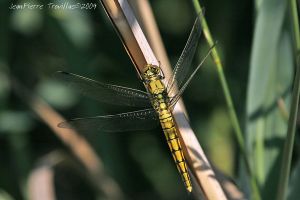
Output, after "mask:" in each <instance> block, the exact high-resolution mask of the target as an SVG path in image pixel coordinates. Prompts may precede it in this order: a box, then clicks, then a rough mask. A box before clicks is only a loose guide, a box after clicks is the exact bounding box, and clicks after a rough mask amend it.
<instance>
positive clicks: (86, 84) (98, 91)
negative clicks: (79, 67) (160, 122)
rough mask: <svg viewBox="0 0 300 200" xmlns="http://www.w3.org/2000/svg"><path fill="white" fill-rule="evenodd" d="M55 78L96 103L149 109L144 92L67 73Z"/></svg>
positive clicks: (148, 102) (59, 74) (58, 74)
mask: <svg viewBox="0 0 300 200" xmlns="http://www.w3.org/2000/svg"><path fill="white" fill-rule="evenodd" d="M55 77H57V78H58V79H60V80H63V81H65V82H66V83H67V84H68V85H69V86H70V87H72V88H74V89H76V90H77V91H79V92H80V93H82V94H84V95H86V96H88V97H91V98H93V99H96V100H98V101H101V102H104V103H109V104H114V105H126V106H136V107H151V104H150V100H149V97H148V95H147V93H146V92H143V91H140V90H137V89H133V88H127V87H122V86H117V85H111V84H105V83H100V82H97V81H94V80H92V79H89V78H86V77H83V76H79V75H76V74H72V73H68V72H62V71H59V72H56V73H55Z"/></svg>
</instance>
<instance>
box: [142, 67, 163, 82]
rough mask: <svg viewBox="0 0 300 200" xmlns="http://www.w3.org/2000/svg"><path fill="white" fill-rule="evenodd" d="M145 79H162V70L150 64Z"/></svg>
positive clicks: (146, 69) (145, 72) (146, 68)
mask: <svg viewBox="0 0 300 200" xmlns="http://www.w3.org/2000/svg"><path fill="white" fill-rule="evenodd" d="M143 78H144V80H145V81H150V80H153V79H157V78H161V70H160V68H159V67H158V66H156V65H151V64H148V65H146V67H145V70H144V73H143Z"/></svg>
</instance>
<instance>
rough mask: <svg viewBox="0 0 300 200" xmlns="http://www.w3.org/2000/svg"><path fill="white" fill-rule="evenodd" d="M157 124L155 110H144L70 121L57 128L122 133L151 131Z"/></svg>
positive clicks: (60, 124)
mask: <svg viewBox="0 0 300 200" xmlns="http://www.w3.org/2000/svg"><path fill="white" fill-rule="evenodd" d="M158 122H159V120H158V118H157V114H156V112H155V110H154V109H145V110H138V111H134V112H127V113H121V114H116V115H105V116H96V117H88V118H77V119H72V120H69V121H65V122H61V123H59V124H58V127H60V128H74V129H77V130H79V131H83V132H87V131H103V132H124V131H137V130H147V129H152V128H154V127H156V126H157V125H158Z"/></svg>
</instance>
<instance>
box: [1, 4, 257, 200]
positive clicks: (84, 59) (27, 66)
mask: <svg viewBox="0 0 300 200" xmlns="http://www.w3.org/2000/svg"><path fill="white" fill-rule="evenodd" d="M67 1H68V2H70V3H74V2H75V3H77V2H83V1H80V0H76V1H73V0H67ZM26 2H30V3H32V4H40V5H41V4H44V5H46V4H47V3H49V2H56V3H61V2H62V1H41V0H40V1H38V0H32V1H28V0H24V1H9V0H3V1H1V2H0V9H1V10H0V22H1V28H0V44H1V45H0V101H1V103H0V195H1V197H2V199H10V198H11V199H27V195H28V191H27V190H26V185H27V181H28V177H29V174H30V173H31V172H32V170H33V169H34V168H35V167H36V166H37V165H38V163H39V162H40V161H41V159H42V158H45V156H46V155H48V154H49V153H51V152H53V151H56V150H60V151H61V152H65V154H67V155H68V156H70V157H72V158H73V156H72V153H71V152H70V151H69V149H68V147H66V146H65V145H64V144H63V143H62V142H61V141H60V140H59V139H58V138H57V137H56V136H55V134H53V132H52V130H50V129H49V127H48V126H47V125H45V124H44V123H43V122H42V121H41V120H40V119H39V117H38V116H37V115H36V114H34V113H33V112H32V110H31V109H30V108H29V107H28V105H27V104H26V103H25V101H24V98H20V96H18V95H16V94H15V92H13V90H12V87H11V85H10V82H9V79H10V78H11V77H13V78H14V79H16V80H18V81H19V82H20V83H21V84H22V85H23V86H25V87H26V88H28V89H29V90H30V91H31V92H32V93H35V94H37V95H39V96H40V97H42V98H43V99H44V100H45V101H46V102H47V103H49V104H50V105H51V106H52V107H53V108H54V109H55V110H56V111H57V112H59V113H60V114H62V115H63V116H64V117H65V118H67V119H70V118H75V117H85V116H96V115H103V114H113V113H118V112H120V111H121V112H123V111H130V110H132V108H129V109H127V108H124V107H118V106H111V105H106V104H102V103H99V102H96V101H94V100H91V99H88V98H86V97H84V96H81V95H80V94H78V93H76V91H74V90H72V89H71V88H68V87H66V86H65V85H64V84H63V83H61V82H59V81H57V80H55V79H54V78H53V74H54V73H55V72H56V71H59V70H61V71H67V72H72V73H76V74H79V75H82V76H86V77H89V78H92V79H95V80H97V81H100V82H106V83H112V84H117V85H122V86H128V87H133V88H139V89H143V85H142V84H141V82H140V81H139V80H138V78H137V76H136V72H135V69H134V67H133V65H132V63H131V61H130V59H129V57H128V55H127V54H126V51H125V50H124V48H123V45H122V43H121V42H120V39H119V38H118V36H117V34H116V32H115V31H114V29H113V27H112V25H111V23H110V21H109V20H108V17H107V16H106V14H105V12H104V9H103V8H102V6H101V4H100V3H99V2H98V1H96V0H89V1H86V2H89V3H95V4H96V5H97V7H96V9H95V10H93V9H92V10H80V9H76V10H54V9H47V8H46V7H45V8H44V9H42V10H38V9H34V10H30V9H23V10H12V9H9V7H10V6H11V4H12V3H14V4H23V3H26ZM150 3H151V5H152V8H153V12H154V15H155V18H156V20H157V24H158V26H159V29H160V31H161V35H162V38H163V41H164V44H165V47H166V50H167V52H168V55H169V58H170V60H171V62H172V64H175V63H176V61H177V59H178V57H179V56H180V53H181V50H182V49H183V47H184V45H185V42H186V40H187V37H188V34H189V31H190V29H191V27H192V24H193V22H194V19H195V17H196V13H195V11H194V8H193V5H192V2H190V1H181V0H164V1H163V0H157V1H150ZM202 6H204V7H205V11H206V13H205V16H206V19H207V21H208V25H209V27H210V29H211V32H212V34H213V36H214V38H215V39H216V40H217V41H218V50H219V52H220V54H221V58H222V62H223V64H224V66H225V68H224V71H225V74H226V77H227V80H228V84H229V87H230V90H231V94H232V97H233V101H234V104H235V107H236V109H237V115H238V117H239V120H240V122H241V124H242V128H243V129H244V121H245V120H244V119H245V111H246V108H245V105H246V103H245V98H246V89H247V80H248V74H249V72H248V71H249V63H250V53H251V45H252V37H253V32H254V13H255V12H254V9H255V5H254V2H253V1H238V0H229V1H217V0H210V1H205V2H202ZM206 51H207V45H205V43H204V41H203V38H202V39H201V43H200V48H199V51H198V52H197V55H196V57H195V60H194V64H195V65H196V64H197V63H199V62H200V60H201V58H202V57H203V55H204V53H205V52H206ZM183 97H184V102H185V105H186V107H187V111H188V114H189V116H190V120H191V125H192V127H193V129H194V131H195V133H197V136H198V139H199V141H200V144H201V145H202V147H203V148H204V150H205V152H206V154H207V155H208V157H209V159H210V160H211V162H212V164H213V165H215V166H216V167H217V168H218V169H220V170H221V171H222V172H223V173H224V174H226V175H228V176H229V177H232V178H233V179H234V178H235V177H236V176H237V174H238V170H237V166H238V162H239V161H238V158H237V156H238V154H239V153H238V151H237V147H236V142H235V139H234V135H233V130H232V126H231V123H230V119H229V117H228V113H227V108H226V104H225V101H224V97H223V94H222V90H221V87H220V84H219V80H218V77H217V73H216V70H215V67H214V66H213V63H212V61H211V60H210V59H208V60H207V61H206V62H205V64H204V66H203V67H202V69H201V70H200V71H199V73H198V74H197V76H196V77H195V78H194V80H193V81H192V82H191V84H190V86H189V87H188V89H187V91H186V92H185V93H184V95H183ZM86 137H87V139H88V141H89V142H90V144H91V145H92V147H93V148H94V150H95V151H96V152H97V153H98V155H99V157H100V158H101V159H102V160H103V163H104V167H105V170H106V172H107V173H108V174H109V176H111V177H112V178H113V179H115V180H116V182H117V183H118V185H119V186H120V188H121V189H122V191H123V192H124V194H125V196H126V197H127V198H128V199H188V198H190V197H189V196H188V195H187V193H186V191H185V188H184V186H183V184H182V183H181V180H180V177H179V175H178V173H177V170H176V167H175V165H174V163H173V161H172V158H171V156H170V152H169V150H168V147H167V144H166V142H165V140H164V136H163V134H162V131H161V130H160V129H159V128H157V129H155V130H153V131H145V132H143V134H139V133H124V134H104V133H97V132H96V133H93V134H89V135H86ZM73 159H74V160H76V159H75V158H73ZM74 165H78V163H77V162H75V164H74ZM69 168H70V169H72V167H70V166H68V165H66V166H64V165H62V166H59V167H57V168H56V169H55V172H56V175H55V177H56V178H55V180H56V182H55V183H56V195H57V197H58V199H93V198H96V196H97V197H98V199H101V198H99V196H101V194H98V193H99V192H97V191H95V188H94V187H93V186H91V183H89V181H87V179H85V178H84V176H82V175H80V174H79V173H77V172H76V170H70V169H69ZM74 168H76V166H75V167H74ZM174 191H176V192H174ZM9 196H10V197H9ZM0 199H1V198H0Z"/></svg>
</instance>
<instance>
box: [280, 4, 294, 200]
mask: <svg viewBox="0 0 300 200" xmlns="http://www.w3.org/2000/svg"><path fill="white" fill-rule="evenodd" d="M289 7H290V12H291V20H292V22H291V24H292V31H293V33H294V34H293V36H294V41H295V44H296V48H295V52H296V53H295V56H296V65H297V67H296V78H295V81H294V88H293V91H292V103H291V109H290V116H289V121H288V129H287V137H286V140H285V143H284V147H283V154H282V162H281V169H280V176H279V183H278V194H277V199H278V200H283V199H285V198H286V190H287V188H288V182H289V176H290V169H291V162H292V154H293V147H294V139H295V129H296V120H297V112H298V104H299V94H300V60H299V59H300V57H299V56H300V55H299V52H300V35H299V21H298V11H297V2H296V0H290V1H289Z"/></svg>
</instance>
